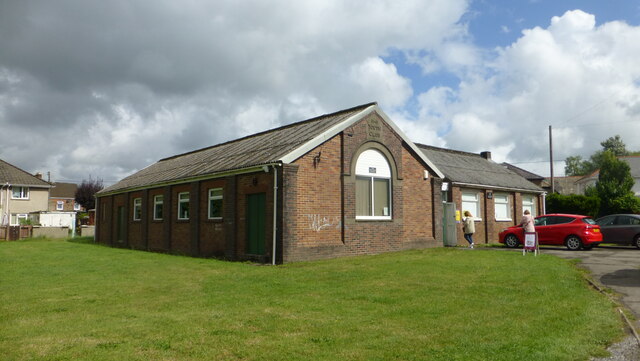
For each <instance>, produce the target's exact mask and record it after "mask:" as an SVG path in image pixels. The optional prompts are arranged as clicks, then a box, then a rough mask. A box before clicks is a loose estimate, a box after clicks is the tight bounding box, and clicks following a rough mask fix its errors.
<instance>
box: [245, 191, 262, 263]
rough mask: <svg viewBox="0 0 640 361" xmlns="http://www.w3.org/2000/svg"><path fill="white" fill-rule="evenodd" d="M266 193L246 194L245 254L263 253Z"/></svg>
mask: <svg viewBox="0 0 640 361" xmlns="http://www.w3.org/2000/svg"><path fill="white" fill-rule="evenodd" d="M266 200H267V195H266V193H256V194H249V195H247V254H258V255H263V254H264V244H265V231H266V227H265V225H266V222H265V221H266V218H267V214H266V210H267V202H266Z"/></svg>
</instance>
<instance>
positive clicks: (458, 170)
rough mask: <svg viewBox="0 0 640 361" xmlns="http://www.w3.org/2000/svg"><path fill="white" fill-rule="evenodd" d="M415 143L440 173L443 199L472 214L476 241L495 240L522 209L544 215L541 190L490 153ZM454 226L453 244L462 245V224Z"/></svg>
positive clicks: (490, 241)
mask: <svg viewBox="0 0 640 361" xmlns="http://www.w3.org/2000/svg"><path fill="white" fill-rule="evenodd" d="M417 146H418V148H420V150H421V151H422V152H423V153H424V154H425V156H427V157H428V158H429V159H430V160H431V161H432V162H433V163H434V164H435V166H436V167H438V169H439V170H440V171H442V173H443V174H444V179H443V185H444V187H443V195H442V200H443V202H446V203H450V204H453V205H454V206H455V210H456V211H458V212H459V214H463V213H464V211H470V212H471V214H472V215H473V216H474V218H475V222H476V227H475V229H476V233H475V234H474V236H473V239H474V242H475V243H476V244H479V243H496V242H498V233H500V231H502V230H503V229H505V228H507V227H509V226H513V225H516V224H519V222H520V220H521V217H522V214H523V212H524V210H525V209H527V210H529V211H530V212H531V215H533V216H534V217H535V216H537V215H541V214H544V194H545V191H544V189H542V188H540V187H539V186H537V185H536V184H534V183H533V182H530V181H528V180H527V179H526V178H524V177H523V176H521V175H520V174H518V173H516V172H514V171H512V170H511V169H509V167H507V166H505V165H504V164H498V163H496V162H494V161H492V160H491V152H482V153H480V154H475V153H468V152H461V151H457V150H450V149H443V148H437V147H432V146H427V145H422V144H418V145H417ZM458 218H459V217H458ZM457 228H458V231H457V232H456V235H455V236H454V237H455V238H456V239H455V242H453V243H457V244H459V245H466V244H467V242H466V241H465V240H464V237H463V233H462V225H461V224H458V225H457Z"/></svg>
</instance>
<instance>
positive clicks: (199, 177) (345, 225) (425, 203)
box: [96, 103, 535, 263]
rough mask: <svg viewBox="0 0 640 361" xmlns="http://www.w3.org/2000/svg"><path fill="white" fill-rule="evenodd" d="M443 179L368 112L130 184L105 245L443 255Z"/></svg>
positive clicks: (113, 191)
mask: <svg viewBox="0 0 640 361" xmlns="http://www.w3.org/2000/svg"><path fill="white" fill-rule="evenodd" d="M443 177H444V175H443V173H441V172H440V170H438V168H437V167H436V166H435V165H434V164H433V163H432V162H431V161H430V159H429V157H428V155H427V154H426V153H424V152H423V151H421V150H420V149H418V148H417V147H416V145H415V144H414V143H413V142H411V140H410V139H409V138H408V137H407V136H406V135H405V134H404V133H403V132H402V131H401V130H400V129H399V128H398V127H397V126H396V125H395V124H394V123H393V122H392V121H391V120H390V119H389V118H388V116H387V115H386V114H385V113H384V112H383V111H382V110H381V109H380V108H379V107H378V105H377V104H375V103H371V104H365V105H362V106H358V107H355V108H351V109H346V110H343V111H339V112H336V113H332V114H327V115H323V116H320V117H316V118H312V119H309V120H306V121H302V122H298V123H294V124H290V125H287V126H283V127H280V128H277V129H273V130H270V131H266V132H262V133H258V134H254V135H251V136H248V137H244V138H241V139H237V140H234V141H230V142H227V143H223V144H219V145H216V146H212V147H208V148H204V149H200V150H197V151H193V152H189V153H185V154H180V155H176V156H173V157H169V158H165V159H162V160H160V161H158V162H157V163H155V164H152V165H150V166H148V167H146V168H144V169H143V170H141V171H139V172H137V173H135V174H133V175H131V176H129V177H126V178H124V179H122V180H121V181H120V182H118V183H116V184H114V185H112V186H110V187H107V188H105V189H104V190H102V191H100V192H98V194H97V203H96V209H97V217H96V218H97V219H96V241H97V242H99V243H103V244H108V245H112V246H120V247H130V248H135V249H142V250H150V251H159V252H172V253H181V254H188V255H194V256H203V257H210V256H216V257H224V258H227V259H231V260H247V259H249V260H256V261H261V262H271V263H286V262H292V261H300V260H313V259H321V258H333V257H340V256H348V255H362V254H375V253H381V252H389V251H398V250H406V249H416V248H425V247H435V246H441V245H442V231H443V226H442V199H441V187H442V184H441V179H442V178H443ZM532 193H535V191H533V192H532ZM518 199H520V198H518Z"/></svg>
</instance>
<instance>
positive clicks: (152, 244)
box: [147, 188, 169, 252]
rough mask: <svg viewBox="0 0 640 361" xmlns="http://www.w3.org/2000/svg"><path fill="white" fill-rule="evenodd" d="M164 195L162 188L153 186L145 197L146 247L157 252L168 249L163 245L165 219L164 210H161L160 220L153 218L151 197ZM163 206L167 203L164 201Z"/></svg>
mask: <svg viewBox="0 0 640 361" xmlns="http://www.w3.org/2000/svg"><path fill="white" fill-rule="evenodd" d="M160 195H162V196H163V195H164V188H154V189H151V190H149V198H148V199H147V209H148V212H147V222H148V227H149V231H148V245H147V246H148V249H149V250H150V251H158V252H167V251H169V250H168V249H166V248H165V246H164V224H163V222H165V221H166V220H167V215H166V212H163V217H162V218H163V219H162V220H154V219H153V211H154V204H153V198H154V197H155V196H160ZM163 202H167V200H166V199H165V200H163ZM163 206H164V207H165V209H166V207H167V204H166V203H164V204H163Z"/></svg>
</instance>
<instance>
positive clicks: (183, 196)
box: [178, 192, 189, 221]
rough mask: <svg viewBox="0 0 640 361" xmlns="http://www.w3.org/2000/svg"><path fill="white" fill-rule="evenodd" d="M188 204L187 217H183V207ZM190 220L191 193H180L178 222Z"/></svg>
mask: <svg viewBox="0 0 640 361" xmlns="http://www.w3.org/2000/svg"><path fill="white" fill-rule="evenodd" d="M185 204H186V206H187V208H186V217H183V216H182V212H181V211H182V207H183V206H184V205H185ZM188 219H189V192H180V193H178V220H181V221H186V220H188Z"/></svg>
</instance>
